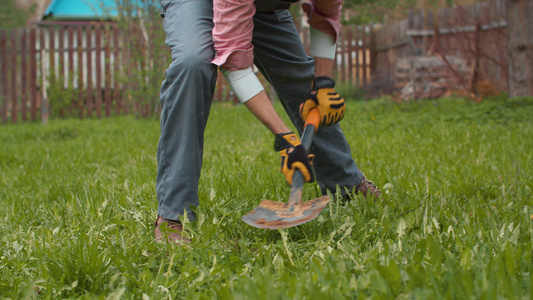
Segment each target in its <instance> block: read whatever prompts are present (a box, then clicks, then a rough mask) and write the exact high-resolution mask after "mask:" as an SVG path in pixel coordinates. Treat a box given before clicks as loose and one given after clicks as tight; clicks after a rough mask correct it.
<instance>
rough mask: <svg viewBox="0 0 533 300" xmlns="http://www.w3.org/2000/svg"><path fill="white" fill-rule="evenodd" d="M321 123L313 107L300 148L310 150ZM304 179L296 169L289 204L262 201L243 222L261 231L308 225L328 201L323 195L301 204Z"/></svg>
mask: <svg viewBox="0 0 533 300" xmlns="http://www.w3.org/2000/svg"><path fill="white" fill-rule="evenodd" d="M319 123H320V114H319V112H318V109H316V108H314V109H313V110H311V112H310V113H309V117H308V118H307V120H306V122H305V125H304V132H303V134H302V138H301V141H302V145H303V146H304V148H305V150H306V151H309V148H310V147H311V141H312V139H313V136H314V134H315V131H316V129H318V125H319ZM303 185H304V177H303V175H302V173H301V172H300V170H298V169H297V170H296V171H295V172H294V175H293V177H292V185H291V193H290V196H289V202H288V203H284V202H276V201H271V200H261V203H260V204H259V206H257V207H256V208H254V209H253V210H252V211H251V212H249V213H247V214H246V215H244V216H243V217H242V220H243V221H244V222H245V223H247V224H249V225H252V226H254V227H257V228H263V229H280V228H288V227H293V226H298V225H301V224H303V223H306V222H309V221H311V220H313V219H315V218H316V217H318V215H319V214H320V212H321V211H322V210H323V209H324V208H325V207H326V205H327V204H328V203H329V201H330V200H331V199H330V198H329V197H328V196H323V197H320V198H316V199H313V200H310V201H305V202H304V201H302V190H303Z"/></svg>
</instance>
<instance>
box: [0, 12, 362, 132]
mask: <svg viewBox="0 0 533 300" xmlns="http://www.w3.org/2000/svg"><path fill="white" fill-rule="evenodd" d="M158 25H160V24H156V26H152V27H151V28H148V29H147V30H149V31H150V30H151V31H152V32H149V33H150V36H157V33H158V32H157V31H159V34H161V31H162V30H161V29H160V26H158ZM145 30H146V29H145ZM370 33H371V30H370V28H369V27H356V26H350V27H346V28H345V29H344V30H343V35H342V36H343V39H342V42H341V43H339V47H338V51H337V64H336V68H337V74H338V80H340V81H341V82H350V83H352V84H357V85H363V84H366V83H367V82H368V81H369V80H370V77H371V59H370V58H371V51H370V48H369V45H370ZM301 34H302V38H303V40H304V43H305V45H306V47H308V44H309V34H308V30H304V31H302V33H301ZM153 49H164V51H166V52H165V53H164V54H163V55H160V54H157V53H156V54H153V53H152V54H151V56H149V57H148V54H150V51H153ZM135 55H137V57H136V58H134V56H135ZM139 55H140V56H142V57H141V59H139V57H138V56H139ZM144 56H147V57H146V58H144ZM169 62H170V56H169V53H168V50H166V46H165V45H164V44H163V43H162V40H161V39H160V40H159V41H157V40H152V41H149V42H148V43H147V41H144V40H143V32H142V30H141V29H140V28H129V29H128V34H123V31H122V30H121V29H120V28H119V27H118V25H117V24H115V23H110V22H45V23H41V24H40V26H39V27H36V28H32V29H14V30H10V31H0V103H1V105H0V120H1V122H2V123H8V122H11V123H16V122H20V121H22V122H24V121H36V120H42V121H43V122H46V121H47V119H48V117H49V116H50V115H52V116H53V115H59V116H61V115H71V116H72V115H75V116H78V117H80V118H83V117H103V116H112V115H118V114H128V113H137V114H141V115H149V114H152V113H154V111H156V110H158V109H159V97H158V90H159V86H160V84H161V81H162V80H163V78H164V71H165V69H166V66H168V63H169ZM150 72H151V75H150V74H149V75H150V76H148V75H145V77H138V76H136V75H135V74H146V73H150ZM219 75H220V74H219ZM132 77H133V78H134V80H132ZM260 78H261V80H262V81H263V83H264V84H265V86H266V87H267V92H270V87H269V86H268V84H267V83H266V80H264V78H262V77H261V76H260ZM140 84H141V85H144V88H143V87H141V86H140ZM142 89H145V91H144V92H145V93H144V94H143V95H144V96H143V97H146V93H151V94H150V95H152V94H153V96H151V97H150V96H149V97H146V98H150V99H137V98H138V93H139V92H140V91H141V90H142ZM146 89H150V90H148V91H146ZM136 97H137V98H136ZM214 101H236V97H235V95H234V93H233V92H232V91H231V89H230V87H229V86H228V84H227V82H226V81H225V79H224V78H223V76H219V77H218V81H217V88H216V91H215V95H214Z"/></svg>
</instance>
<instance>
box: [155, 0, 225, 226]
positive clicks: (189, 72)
mask: <svg viewBox="0 0 533 300" xmlns="http://www.w3.org/2000/svg"><path fill="white" fill-rule="evenodd" d="M162 7H163V13H164V15H165V19H164V25H163V27H164V30H165V33H166V35H167V38H166V43H167V45H168V46H169V47H170V49H171V52H172V63H171V64H170V65H169V67H168V69H167V70H166V72H165V76H166V79H165V80H164V81H163V83H162V85H161V95H160V98H161V109H162V111H161V137H160V139H159V144H158V148H157V179H156V192H157V199H158V202H159V208H158V213H159V214H160V215H161V216H162V217H163V218H165V219H171V220H178V219H179V218H180V216H181V215H183V213H184V211H185V212H186V213H187V216H188V218H189V219H191V220H194V219H195V218H196V216H195V215H194V213H193V211H191V208H190V207H191V206H198V203H199V200H198V182H199V178H200V170H201V167H202V155H203V143H204V131H205V127H206V123H207V118H208V116H209V109H210V106H211V100H212V96H213V92H214V89H215V83H216V76H217V73H216V67H215V66H214V65H212V64H211V58H212V57H213V54H214V49H213V42H212V35H211V32H212V29H213V23H212V19H213V4H212V1H211V0H181V1H162Z"/></svg>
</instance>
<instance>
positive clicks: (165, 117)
mask: <svg viewBox="0 0 533 300" xmlns="http://www.w3.org/2000/svg"><path fill="white" fill-rule="evenodd" d="M162 8H163V16H164V25H163V26H164V30H165V32H166V34H167V39H166V43H167V45H168V46H169V47H170V49H171V51H172V63H171V64H170V65H169V67H168V69H167V70H166V72H165V75H166V79H165V80H164V81H163V84H162V86H161V95H160V97H161V108H162V111H161V137H160V139H159V144H158V148H157V167H158V172H157V179H156V192H157V199H158V202H159V208H158V213H159V215H161V216H162V217H163V218H165V219H170V220H179V218H180V216H182V215H183V214H184V211H186V212H187V216H188V218H189V220H195V218H196V216H195V215H194V212H193V211H192V210H191V207H192V206H198V205H199V199H198V182H199V179H200V170H201V168H202V155H203V144H204V131H205V127H206V123H207V119H208V116H209V110H210V107H211V101H212V97H213V93H214V90H215V83H216V77H217V68H216V66H215V65H213V64H211V59H212V58H213V55H214V48H213V41H212V35H211V31H212V29H213V3H212V0H169V1H167V0H163V1H162ZM258 10H259V7H258ZM253 45H254V56H255V60H254V63H255V65H256V66H257V67H258V68H259V70H260V71H261V73H262V74H263V75H264V76H265V78H267V80H268V81H269V82H270V83H271V85H272V86H273V87H274V89H275V90H276V93H277V95H278V97H279V98H280V101H281V103H282V105H283V107H284V108H285V110H286V111H287V113H288V115H289V117H290V119H291V121H292V122H293V123H294V125H295V126H296V128H297V129H298V130H299V131H300V134H301V130H302V126H303V123H304V122H303V121H302V120H301V119H300V116H299V113H298V109H299V105H300V103H302V102H303V101H305V99H306V97H307V94H308V92H309V90H310V88H311V81H312V79H313V74H314V60H313V59H312V58H311V57H308V56H307V55H306V53H305V51H304V48H303V45H302V43H301V41H300V38H299V36H298V33H297V31H296V28H295V26H294V23H293V20H292V18H291V15H290V14H289V12H288V10H276V11H259V12H257V13H256V15H255V16H254V36H253ZM265 130H266V129H265ZM310 152H311V153H313V154H315V160H314V167H315V175H316V179H317V182H318V184H319V186H320V189H321V191H322V193H323V194H326V192H327V190H328V189H329V190H330V191H331V192H333V193H335V190H336V187H337V185H339V186H340V187H341V189H342V190H343V194H344V190H345V188H346V189H348V190H349V191H351V190H352V189H353V188H354V187H355V186H357V185H358V184H359V183H360V182H361V181H362V179H363V174H362V173H361V171H360V170H359V169H358V168H357V165H356V164H355V162H354V160H353V159H352V156H351V150H350V147H349V145H348V142H347V141H346V138H345V136H344V134H343V132H342V130H341V128H340V126H339V125H338V124H336V125H333V126H329V127H320V128H319V129H318V132H317V133H316V135H315V137H314V139H313V144H312V146H311V151H310ZM273 163H276V164H277V163H278V162H273ZM280 176H282V175H280Z"/></svg>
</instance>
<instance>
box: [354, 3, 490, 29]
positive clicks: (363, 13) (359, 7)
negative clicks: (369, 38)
mask: <svg viewBox="0 0 533 300" xmlns="http://www.w3.org/2000/svg"><path fill="white" fill-rule="evenodd" d="M485 1H486V0H345V1H344V8H346V9H348V10H350V18H349V19H348V20H344V23H348V24H360V25H367V24H369V23H387V22H391V21H392V22H394V21H399V20H401V19H403V18H406V17H407V13H408V12H409V10H434V9H437V8H442V7H451V6H455V5H466V4H472V3H474V2H485ZM354 12H355V14H353V13H354Z"/></svg>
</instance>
